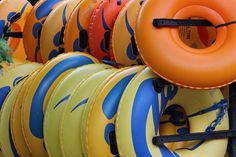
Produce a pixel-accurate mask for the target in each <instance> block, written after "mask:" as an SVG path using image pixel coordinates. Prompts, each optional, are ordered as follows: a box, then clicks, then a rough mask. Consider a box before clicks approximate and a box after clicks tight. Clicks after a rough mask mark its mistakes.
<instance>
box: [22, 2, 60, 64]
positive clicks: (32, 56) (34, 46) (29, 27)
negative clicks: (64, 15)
mask: <svg viewBox="0 0 236 157" xmlns="http://www.w3.org/2000/svg"><path fill="white" fill-rule="evenodd" d="M59 2H61V0H41V1H39V2H38V3H36V4H35V6H34V7H33V9H32V10H31V12H30V14H29V16H28V18H27V20H26V22H25V27H24V31H23V43H24V48H25V52H26V54H27V59H28V60H30V61H36V62H42V58H41V52H40V35H41V30H42V27H43V23H44V21H45V19H46V18H47V16H48V15H49V14H50V12H51V11H52V10H53V9H55V8H56V6H57V5H58V3H59Z"/></svg>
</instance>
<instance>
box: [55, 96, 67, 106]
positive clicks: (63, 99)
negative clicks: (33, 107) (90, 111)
mask: <svg viewBox="0 0 236 157" xmlns="http://www.w3.org/2000/svg"><path fill="white" fill-rule="evenodd" d="M69 98H70V95H67V96H65V97H64V98H62V99H61V100H60V101H59V102H58V103H57V104H56V105H55V106H54V109H56V108H57V107H58V106H59V105H61V104H62V103H63V102H64V101H67V100H68V99H69Z"/></svg>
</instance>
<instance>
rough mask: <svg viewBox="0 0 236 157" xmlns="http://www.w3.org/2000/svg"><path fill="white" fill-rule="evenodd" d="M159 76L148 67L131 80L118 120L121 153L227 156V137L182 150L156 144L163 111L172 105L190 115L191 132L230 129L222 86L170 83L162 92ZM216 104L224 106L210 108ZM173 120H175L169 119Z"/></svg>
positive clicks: (141, 156)
mask: <svg viewBox="0 0 236 157" xmlns="http://www.w3.org/2000/svg"><path fill="white" fill-rule="evenodd" d="M155 79H156V75H154V74H153V73H152V72H151V71H150V70H149V69H148V68H147V69H145V70H144V71H142V72H141V73H140V74H138V75H137V76H136V77H135V78H134V79H133V80H132V81H131V82H130V84H129V86H128V87H127V88H126V90H125V92H124V94H123V96H122V99H121V102H120V105H119V108H118V115H117V121H116V136H117V144H118V150H119V154H120V156H129V157H135V156H137V157H144V156H145V157H147V156H155V157H180V156H181V157H196V156H201V157H209V156H214V157H222V156H224V155H225V153H226V148H227V141H228V140H227V139H220V140H210V141H202V142H199V141H194V142H189V143H187V144H185V146H184V147H182V149H177V150H171V149H169V148H167V147H166V146H162V147H157V146H155V145H153V144H152V138H153V137H154V136H155V135H159V130H160V128H161V125H159V124H160V118H161V116H162V114H163V112H164V111H165V109H166V108H168V107H169V106H172V105H179V106H181V107H182V108H183V109H184V110H185V112H186V114H187V115H188V117H189V118H188V119H187V120H188V122H189V128H188V130H187V132H190V133H194V132H204V131H211V130H227V129H228V128H229V124H228V123H229V120H228V115H227V111H226V107H227V106H226V104H227V103H225V101H223V100H222V99H223V95H222V93H221V92H220V90H219V89H215V90H190V89H185V88H178V87H176V86H173V85H166V86H165V87H164V90H162V91H161V93H159V94H158V93H157V92H156V91H155V89H154V86H153V81H154V80H155ZM215 105H219V106H221V107H222V108H217V109H216V110H210V109H212V108H214V107H215ZM205 109H209V110H210V111H211V112H205V114H202V115H197V116H193V115H194V114H196V113H197V112H199V111H204V110H205ZM190 115H192V116H190ZM216 117H217V118H216ZM214 120H219V122H220V123H216V128H215V129H214V127H213V125H212V124H213V121H214ZM169 122H172V121H171V120H169ZM177 122H178V121H177ZM184 132H186V130H185V131H184Z"/></svg>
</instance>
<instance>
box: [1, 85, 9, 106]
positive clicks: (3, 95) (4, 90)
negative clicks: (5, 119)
mask: <svg viewBox="0 0 236 157" xmlns="http://www.w3.org/2000/svg"><path fill="white" fill-rule="evenodd" d="M10 91H11V87H10V86H5V87H2V88H0V109H1V108H2V105H3V103H4V101H5V99H6V97H7V95H8V94H9V92H10Z"/></svg>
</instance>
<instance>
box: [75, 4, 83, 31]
mask: <svg viewBox="0 0 236 157" xmlns="http://www.w3.org/2000/svg"><path fill="white" fill-rule="evenodd" d="M79 15H80V8H79V10H78V13H77V19H76V21H77V22H76V23H77V28H78V29H79V31H81V30H83V27H82V25H81V24H80V16H79Z"/></svg>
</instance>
